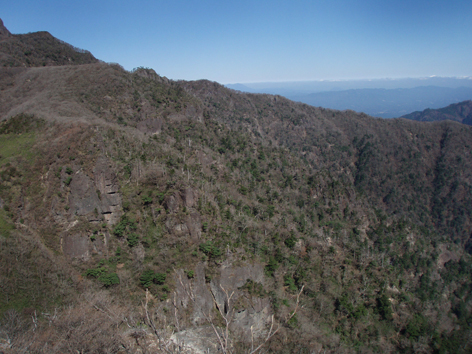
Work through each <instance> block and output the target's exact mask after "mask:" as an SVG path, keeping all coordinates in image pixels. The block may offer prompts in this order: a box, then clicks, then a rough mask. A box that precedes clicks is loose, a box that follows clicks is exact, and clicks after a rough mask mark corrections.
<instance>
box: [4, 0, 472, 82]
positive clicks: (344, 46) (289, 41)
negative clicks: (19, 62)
mask: <svg viewBox="0 0 472 354" xmlns="http://www.w3.org/2000/svg"><path fill="white" fill-rule="evenodd" d="M0 18H2V20H3V22H4V24H5V26H6V27H7V28H8V29H9V30H10V31H11V32H12V33H26V32H34V31H40V30H44V31H48V32H50V33H51V34H52V35H54V36H55V37H57V38H59V39H62V40H64V41H66V42H68V43H71V44H72V45H74V46H76V47H80V48H83V49H87V50H90V51H91V52H92V53H93V54H94V55H95V56H96V57H97V58H99V59H101V60H104V61H106V62H117V63H120V64H121V65H123V66H124V67H125V69H127V70H131V69H133V68H134V67H138V66H145V67H151V68H153V69H154V70H156V72H157V73H158V74H160V75H163V76H167V77H168V78H171V79H174V80H177V79H184V80H196V79H209V80H213V81H218V82H220V83H223V84H226V83H236V82H264V81H305V80H321V79H370V78H387V77H389V78H401V77H426V76H431V75H437V76H472V1H470V0H467V1H465V0H461V1H459V0H449V1H442V0H441V1H436V0H428V1H424V0H418V1H416V0H409V1H404V0H395V1H391V0H382V1H379V0H357V1H336V0H331V1H328V0H327V1H324V0H319V1H297V0H292V1H277V0H271V1H266V0H253V1H245V0H239V1H225V0H219V1H213V0H212V1H209V0H172V1H171V0H169V1H160V0H155V1H139V0H138V1H133V2H131V1H121V0H103V1H100V0H94V1H89V0H80V1H64V0H50V1H41V0H35V1H32V0H28V1H27V0H15V1H11V0H0Z"/></svg>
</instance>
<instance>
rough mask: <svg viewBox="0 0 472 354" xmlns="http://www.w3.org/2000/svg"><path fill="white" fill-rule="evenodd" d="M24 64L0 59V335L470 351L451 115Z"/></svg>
mask: <svg viewBox="0 0 472 354" xmlns="http://www.w3.org/2000/svg"><path fill="white" fill-rule="evenodd" d="M54 43H55V45H58V46H60V42H54ZM39 46H40V47H41V43H39ZM1 48H3V47H1V46H0V49H1ZM40 52H41V51H38V53H40ZM20 58H21V56H20ZM37 59H38V60H37V61H35V63H38V67H24V66H23V65H22V64H21V60H19V61H18V63H19V64H18V65H19V66H17V67H3V68H0V90H1V92H2V95H1V96H0V121H1V123H0V178H1V184H0V206H2V209H1V210H0V230H1V236H2V238H1V239H0V240H1V242H2V249H1V251H0V252H2V253H1V255H2V257H0V265H1V266H0V277H1V278H0V279H1V280H2V281H1V284H2V286H3V287H2V292H0V305H1V306H0V315H1V316H2V317H1V324H2V327H1V331H0V339H1V340H2V342H1V343H0V344H1V345H2V348H5V350H11V351H17V352H21V351H26V350H29V351H32V352H49V353H54V352H57V353H59V352H76V351H81V352H108V353H122V352H130V353H137V352H144V351H148V350H149V351H150V350H154V351H157V352H163V353H164V352H172V351H178V350H181V351H184V352H187V353H198V352H215V353H216V352H218V351H219V352H225V353H243V352H244V353H246V352H247V353H255V352H260V351H261V350H266V351H268V352H273V353H283V352H313V351H315V352H316V351H317V352H320V351H325V352H330V353H341V352H344V353H355V352H365V353H369V352H379V351H383V352H389V353H396V352H415V351H420V350H421V351H424V352H431V353H433V352H438V351H439V352H441V351H442V352H449V353H452V352H461V351H462V352H467V351H468V350H469V349H470V345H469V344H468V342H467V340H468V338H470V334H471V329H470V325H469V324H470V319H471V318H472V317H471V300H472V299H471V295H470V293H471V292H470V287H471V276H470V275H471V274H472V269H471V264H472V262H471V255H470V253H472V242H471V238H470V236H471V232H472V221H471V215H470V210H472V170H471V167H470V166H472V156H471V154H470V153H469V152H470V145H469V143H470V141H471V138H472V130H471V128H469V127H468V126H465V125H462V124H459V123H456V122H449V121H445V122H432V123H422V122H415V121H411V120H407V119H392V120H382V119H376V118H373V117H369V116H368V115H366V114H363V113H356V112H353V111H336V110H331V109H324V108H321V107H312V106H309V105H307V104H303V103H296V102H292V101H290V100H288V99H286V98H284V97H281V96H272V95H266V94H245V93H240V92H237V91H234V90H230V89H227V88H225V87H223V86H222V85H220V84H218V83H216V82H211V81H207V80H200V81H191V82H187V81H172V80H168V79H166V78H164V77H161V76H159V75H157V74H156V73H155V71H154V70H152V69H146V68H138V69H136V70H134V71H132V72H127V71H125V70H124V69H123V68H122V67H121V66H120V65H118V64H106V63H102V62H93V63H87V64H80V65H69V63H70V62H69V61H64V60H63V58H62V57H60V56H56V57H51V58H50V59H51V60H52V62H51V63H50V64H51V65H50V66H45V67H43V66H42V64H41V57H40V56H39V54H38V56H37ZM55 64H57V65H55ZM63 64H67V65H63ZM31 318H33V319H34V321H33V322H32V321H31ZM431 333H433V335H431ZM464 343H465V345H464Z"/></svg>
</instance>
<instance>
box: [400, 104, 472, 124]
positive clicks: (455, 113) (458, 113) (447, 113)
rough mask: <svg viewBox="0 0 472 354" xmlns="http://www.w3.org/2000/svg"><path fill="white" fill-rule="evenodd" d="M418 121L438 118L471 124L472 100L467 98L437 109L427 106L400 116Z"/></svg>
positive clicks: (430, 120) (431, 120) (438, 119)
mask: <svg viewBox="0 0 472 354" xmlns="http://www.w3.org/2000/svg"><path fill="white" fill-rule="evenodd" d="M402 118H406V119H412V120H416V121H420V122H433V121H440V120H452V121H455V122H460V123H462V124H467V125H472V101H471V100H467V101H463V102H459V103H453V104H450V105H449V106H447V107H444V108H439V109H430V108H427V109H425V110H424V111H421V112H419V111H416V112H412V113H410V114H406V115H404V116H402Z"/></svg>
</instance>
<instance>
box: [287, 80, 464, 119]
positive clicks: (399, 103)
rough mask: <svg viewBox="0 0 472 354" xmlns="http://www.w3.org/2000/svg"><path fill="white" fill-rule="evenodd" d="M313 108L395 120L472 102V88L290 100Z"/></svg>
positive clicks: (428, 88) (426, 88) (318, 95)
mask: <svg viewBox="0 0 472 354" xmlns="http://www.w3.org/2000/svg"><path fill="white" fill-rule="evenodd" d="M288 98H289V99H291V100H294V101H300V102H304V103H307V104H309V105H312V106H320V107H324V108H332V109H339V110H345V109H351V110H353V111H357V112H364V113H367V114H369V115H371V116H374V117H381V118H394V117H400V116H403V115H405V114H408V113H411V112H414V111H422V110H424V109H426V108H433V109H434V108H441V107H444V106H447V105H449V104H451V103H457V102H461V101H465V100H470V99H472V87H459V88H449V87H436V86H422V87H415V88H411V89H405V88H402V89H389V90H388V89H359V90H345V91H334V92H318V93H312V94H310V95H302V96H288Z"/></svg>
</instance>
